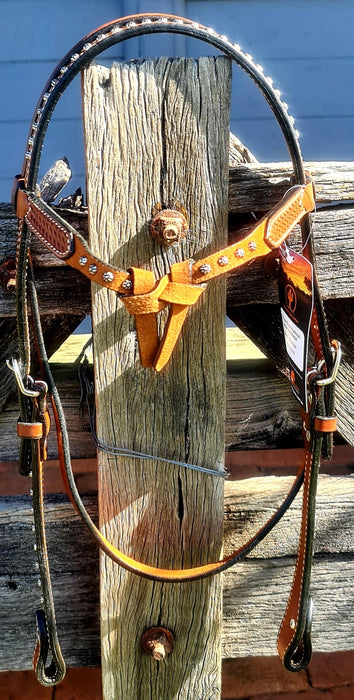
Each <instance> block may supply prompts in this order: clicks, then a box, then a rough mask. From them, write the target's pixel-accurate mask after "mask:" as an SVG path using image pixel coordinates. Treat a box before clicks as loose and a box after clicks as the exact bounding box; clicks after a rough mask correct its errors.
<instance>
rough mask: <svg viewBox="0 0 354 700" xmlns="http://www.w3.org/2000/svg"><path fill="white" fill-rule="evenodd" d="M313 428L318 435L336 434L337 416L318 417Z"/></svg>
mask: <svg viewBox="0 0 354 700" xmlns="http://www.w3.org/2000/svg"><path fill="white" fill-rule="evenodd" d="M313 427H314V429H315V430H317V432H318V433H334V432H335V430H337V418H336V416H328V417H326V416H316V417H315V420H314V423H313Z"/></svg>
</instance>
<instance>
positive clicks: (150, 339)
mask: <svg viewBox="0 0 354 700" xmlns="http://www.w3.org/2000/svg"><path fill="white" fill-rule="evenodd" d="M13 204H14V206H15V207H16V211H17V216H18V218H19V220H22V221H24V222H25V223H26V224H27V226H28V227H29V229H30V230H31V231H32V233H34V235H35V236H36V237H37V238H39V240H41V241H42V243H44V245H46V246H47V248H48V249H49V250H50V251H51V252H52V253H55V255H56V256H57V257H58V258H61V259H63V260H64V261H65V262H66V263H67V265H70V266H71V267H73V268H75V269H78V270H80V272H82V273H83V274H84V275H85V276H86V277H88V278H89V279H91V280H93V281H95V282H96V283H97V284H99V285H101V286H103V287H106V288H107V289H111V290H113V291H115V292H117V293H118V294H120V295H121V296H122V300H123V302H124V304H125V306H126V308H127V309H128V311H129V312H130V313H131V314H133V316H135V326H136V332H137V337H138V344H139V351H140V360H141V364H142V365H143V367H154V369H155V370H156V371H158V372H159V371H161V370H162V369H163V367H164V366H165V365H166V363H167V362H168V360H169V359H170V356H171V354H172V351H173V349H174V347H175V344H176V342H177V339H178V337H179V335H180V332H181V330H182V326H183V322H184V319H185V316H186V314H187V311H188V307H189V306H192V305H194V304H195V303H196V302H197V300H198V299H199V297H200V295H201V294H202V292H203V291H204V288H205V285H204V284H203V286H201V285H202V283H205V282H208V281H209V280H211V279H213V278H215V277H218V276H219V275H221V274H225V273H226V272H231V271H234V270H235V269H237V268H238V267H240V266H241V265H245V264H247V263H249V262H251V261H253V260H254V259H256V258H258V257H263V256H264V255H267V253H269V251H270V250H273V249H275V248H278V247H279V246H280V245H281V244H282V243H283V242H284V240H285V239H286V238H287V236H288V235H289V233H290V232H291V231H292V230H293V228H294V227H295V226H296V224H297V223H299V221H300V220H301V219H302V218H303V217H304V216H305V214H308V213H309V212H310V211H313V209H314V206H315V198H314V189H313V184H312V182H311V181H309V182H307V184H305V185H297V186H295V187H292V188H291V189H290V190H289V192H288V193H286V194H285V195H284V197H283V199H282V200H281V201H280V202H279V203H278V204H277V206H276V207H274V208H273V209H272V210H271V211H270V212H269V213H268V214H267V215H266V216H264V217H263V218H262V219H261V220H260V221H259V222H258V223H257V224H256V225H255V226H254V228H253V229H252V230H251V231H250V232H249V233H248V234H247V236H246V237H245V238H244V239H243V240H241V241H238V242H237V243H234V244H232V245H229V246H227V247H226V248H224V249H223V250H219V251H217V252H216V253H213V254H211V255H209V256H207V257H206V258H203V259H202V260H198V262H193V261H191V262H189V261H186V262H183V263H175V264H174V265H172V266H171V270H170V273H169V274H168V275H165V276H164V277H163V278H161V279H160V280H158V281H157V282H155V278H154V275H153V274H152V273H151V272H149V271H147V270H141V269H136V268H131V269H130V270H128V271H127V272H124V271H123V270H119V269H118V268H117V267H115V266H113V265H110V264H108V263H105V262H103V261H102V260H101V259H99V258H98V257H97V256H96V255H94V253H92V251H91V249H90V247H89V246H88V245H87V243H86V241H85V240H84V238H83V237H82V236H81V235H80V234H79V233H78V232H77V231H75V229H74V228H73V227H72V226H69V225H68V224H67V223H66V222H65V221H64V219H62V218H61V217H60V216H58V215H57V214H56V212H55V211H54V210H53V209H52V208H51V207H49V205H47V204H45V203H44V202H43V201H42V200H41V199H40V197H38V196H36V195H31V194H30V193H28V192H26V191H25V190H24V183H23V178H17V187H16V183H15V186H14V192H13ZM167 304H169V305H171V313H170V317H169V320H168V323H167V326H166V331H165V335H164V337H163V339H162V341H161V343H160V342H159V338H158V335H157V320H156V314H157V313H158V312H159V311H161V309H163V308H165V306H166V305H167Z"/></svg>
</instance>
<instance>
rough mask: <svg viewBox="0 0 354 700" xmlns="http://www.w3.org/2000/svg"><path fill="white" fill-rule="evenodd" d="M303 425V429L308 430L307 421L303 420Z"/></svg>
mask: <svg viewBox="0 0 354 700" xmlns="http://www.w3.org/2000/svg"><path fill="white" fill-rule="evenodd" d="M302 427H303V430H306V428H307V425H306V421H305V420H303V421H302Z"/></svg>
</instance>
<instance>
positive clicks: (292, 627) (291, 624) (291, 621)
mask: <svg viewBox="0 0 354 700" xmlns="http://www.w3.org/2000/svg"><path fill="white" fill-rule="evenodd" d="M289 625H290V627H291V629H292V630H294V629H295V627H296V622H295V620H294V618H292V619H291V620H290V622H289Z"/></svg>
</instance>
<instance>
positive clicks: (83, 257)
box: [79, 255, 87, 267]
mask: <svg viewBox="0 0 354 700" xmlns="http://www.w3.org/2000/svg"><path fill="white" fill-rule="evenodd" d="M86 263H87V258H86V257H85V255H82V256H81V258H79V265H82V267H83V266H84V265H86Z"/></svg>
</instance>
